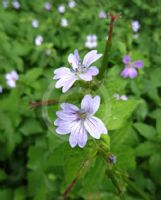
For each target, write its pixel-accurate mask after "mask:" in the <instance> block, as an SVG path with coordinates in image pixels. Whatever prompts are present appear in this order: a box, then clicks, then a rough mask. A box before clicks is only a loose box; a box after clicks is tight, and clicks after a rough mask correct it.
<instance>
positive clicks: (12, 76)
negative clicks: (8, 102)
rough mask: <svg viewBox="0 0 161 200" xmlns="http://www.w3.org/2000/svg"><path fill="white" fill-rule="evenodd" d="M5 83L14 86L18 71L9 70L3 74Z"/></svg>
mask: <svg viewBox="0 0 161 200" xmlns="http://www.w3.org/2000/svg"><path fill="white" fill-rule="evenodd" d="M5 78H6V82H7V85H8V86H9V87H11V88H15V87H16V81H17V80H18V79H19V76H18V73H17V72H16V71H14V70H13V71H11V72H10V73H7V74H6V75H5Z"/></svg>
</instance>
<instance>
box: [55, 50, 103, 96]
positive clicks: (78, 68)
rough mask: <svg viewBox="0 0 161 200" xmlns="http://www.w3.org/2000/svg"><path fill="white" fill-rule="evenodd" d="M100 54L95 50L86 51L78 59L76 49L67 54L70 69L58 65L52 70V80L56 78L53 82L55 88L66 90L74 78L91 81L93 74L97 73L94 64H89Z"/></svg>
mask: <svg viewBox="0 0 161 200" xmlns="http://www.w3.org/2000/svg"><path fill="white" fill-rule="evenodd" d="M101 56H102V54H98V53H97V51H96V50H92V51H90V52H89V53H87V54H86V55H85V57H84V59H83V61H81V60H80V57H79V54H78V50H75V51H74V54H70V55H69V56H68V62H69V63H70V65H71V66H72V68H71V69H69V68H67V67H60V68H58V69H56V70H55V71H54V74H55V75H54V77H53V79H54V80H58V81H57V82H56V84H55V87H56V88H61V87H62V91H63V92H66V91H67V90H69V89H70V88H71V87H72V85H73V84H74V82H75V81H76V80H84V81H91V80H92V77H93V76H96V75H97V74H98V73H99V70H98V69H97V67H95V66H91V64H92V63H93V62H95V61H96V60H98V59H99V58H100V57H101Z"/></svg>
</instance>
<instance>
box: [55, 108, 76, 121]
mask: <svg viewBox="0 0 161 200" xmlns="http://www.w3.org/2000/svg"><path fill="white" fill-rule="evenodd" d="M56 115H57V116H58V117H59V118H60V119H62V120H64V121H74V120H76V119H78V116H77V114H76V113H74V114H71V113H68V112H64V111H62V110H61V111H57V112H56Z"/></svg>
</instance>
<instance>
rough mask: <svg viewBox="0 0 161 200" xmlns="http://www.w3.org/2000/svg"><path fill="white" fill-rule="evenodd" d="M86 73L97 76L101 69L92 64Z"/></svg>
mask: <svg viewBox="0 0 161 200" xmlns="http://www.w3.org/2000/svg"><path fill="white" fill-rule="evenodd" d="M86 73H87V74H89V75H91V76H96V75H97V74H98V73H99V70H98V68H97V67H95V66H92V67H90V68H89V69H88V70H87V71H86Z"/></svg>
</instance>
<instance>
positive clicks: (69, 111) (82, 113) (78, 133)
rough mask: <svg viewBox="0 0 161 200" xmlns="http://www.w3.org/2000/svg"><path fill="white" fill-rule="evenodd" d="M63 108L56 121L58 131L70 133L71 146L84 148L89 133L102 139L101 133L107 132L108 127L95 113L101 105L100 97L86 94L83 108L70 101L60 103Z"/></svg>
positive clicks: (57, 113)
mask: <svg viewBox="0 0 161 200" xmlns="http://www.w3.org/2000/svg"><path fill="white" fill-rule="evenodd" d="M60 106H61V108H62V110H61V111H58V112H56V115H57V116H58V119H56V121H55V122H54V124H55V125H56V126H57V129H56V132H57V133H58V134H60V135H66V134H69V133H70V137H69V143H70V145H71V147H75V146H77V145H78V146H79V147H81V148H83V147H84V146H85V145H86V143H87V138H88V135H87V133H89V134H90V135H91V136H92V137H93V138H95V139H100V137H101V134H107V129H106V127H105V125H104V123H103V122H102V120H100V119H99V118H97V117H95V116H94V114H95V113H96V112H97V110H98V108H99V106H100V97H99V96H95V97H94V98H92V96H91V95H85V96H84V98H83V99H82V102H81V109H79V108H78V107H77V106H75V105H73V104H69V103H62V104H60Z"/></svg>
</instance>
